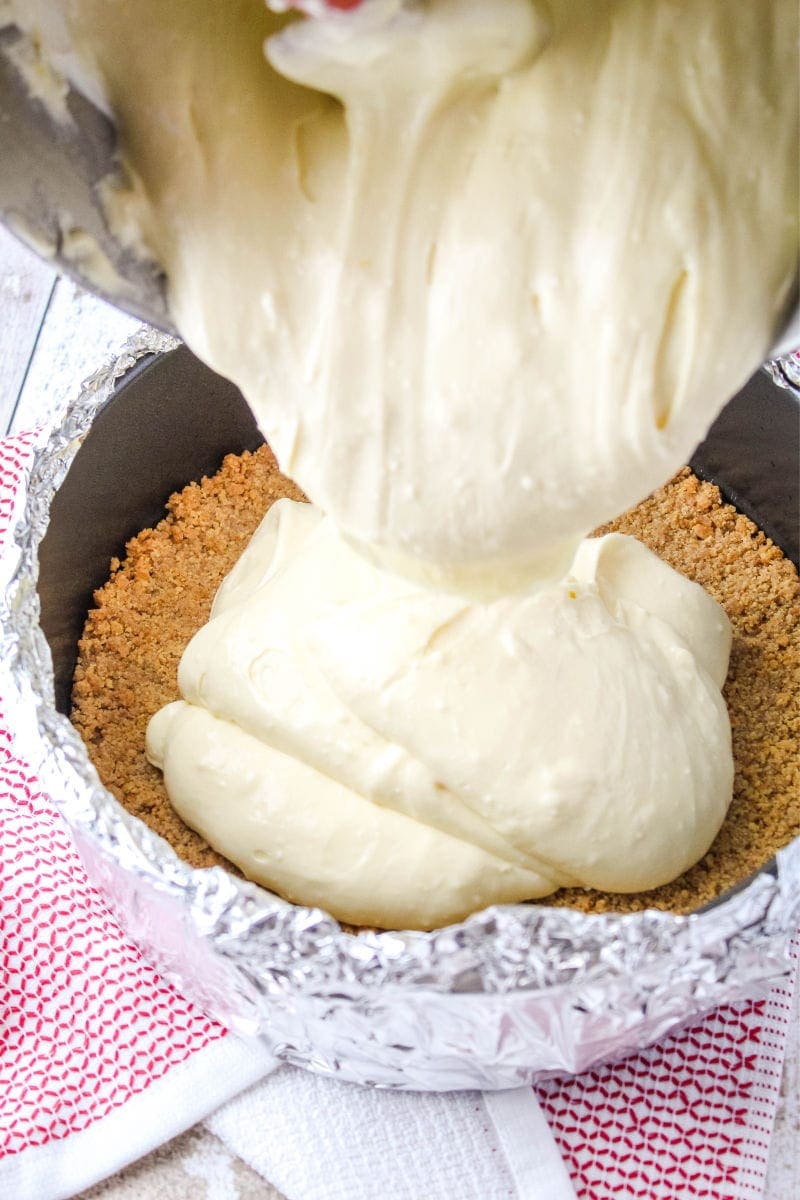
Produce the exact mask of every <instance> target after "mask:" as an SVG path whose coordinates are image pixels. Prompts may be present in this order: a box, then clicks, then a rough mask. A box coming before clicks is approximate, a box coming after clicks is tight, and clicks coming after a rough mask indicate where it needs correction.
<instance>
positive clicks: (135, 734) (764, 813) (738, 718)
mask: <svg viewBox="0 0 800 1200" xmlns="http://www.w3.org/2000/svg"><path fill="white" fill-rule="evenodd" d="M281 496H289V497H291V498H292V499H295V500H301V499H303V495H302V493H301V492H300V491H299V489H298V488H297V487H296V486H295V485H294V484H293V483H292V482H291V481H290V480H288V479H287V478H286V477H285V476H283V475H281V474H280V472H279V471H278V469H277V466H276V464H275V460H274V458H273V457H272V454H271V453H270V451H269V450H268V448H267V447H266V446H264V447H262V448H261V449H260V450H258V451H256V452H255V453H253V454H251V453H249V452H247V453H245V454H243V455H240V456H236V455H229V456H228V457H227V458H226V459H225V461H224V462H223V464H222V467H221V468H220V470H219V472H218V473H217V474H216V475H215V476H214V477H213V478H211V479H203V480H202V481H201V482H200V483H199V484H198V483H192V484H190V485H189V486H188V487H186V488H184V490H183V491H182V492H179V493H176V494H175V495H173V496H171V497H170V499H169V502H168V504H167V510H168V511H167V516H166V517H165V519H164V520H163V521H162V522H161V523H160V524H159V525H158V526H156V528H155V529H146V530H144V531H143V532H142V533H140V534H138V536H137V537H135V538H133V539H132V540H131V541H130V542H129V543H128V545H127V547H126V557H125V559H124V560H122V561H120V560H119V559H113V560H112V562H111V568H110V578H109V580H108V582H107V583H106V584H105V585H104V586H103V587H101V588H100V589H98V591H97V592H96V593H95V597H94V600H95V606H96V607H95V608H93V609H92V610H91V612H90V613H89V614H88V617H87V621H86V626H85V629H84V632H83V637H82V639H81V642H80V646H79V657H78V664H77V667H76V671H75V680H74V687H73V698H72V703H73V708H72V720H73V722H74V724H75V726H76V727H77V729H78V731H79V733H80V734H81V736H82V737H83V740H84V741H85V743H86V745H87V747H88V750H89V754H90V755H91V757H92V759H93V761H94V763H95V765H96V767H97V770H98V772H99V774H100V778H101V779H102V781H103V783H104V784H105V785H106V787H108V788H109V789H110V791H112V792H113V793H114V795H115V796H116V797H117V799H118V800H119V801H120V803H122V804H123V805H124V806H125V807H126V808H127V809H128V810H129V811H130V812H131V813H132V814H133V815H134V816H136V817H139V818H140V819H141V820H143V821H144V822H146V824H148V825H149V826H150V827H151V828H152V829H154V830H155V831H156V832H157V833H159V834H161V835H162V836H163V837H164V838H166V840H167V841H168V842H170V843H171V845H172V846H173V847H174V848H175V850H176V851H177V853H178V854H179V855H180V856H181V857H182V858H184V859H185V860H186V861H187V862H188V863H189V864H190V865H192V866H195V867H208V866H214V865H221V866H225V867H227V868H228V869H232V870H234V871H235V870H236V868H232V867H231V864H230V863H229V862H228V861H227V860H226V859H225V858H223V857H222V856H221V855H219V854H217V853H216V852H215V851H214V850H213V849H212V848H211V847H210V846H209V845H208V844H207V843H206V842H205V841H204V840H203V839H202V838H201V837H199V836H198V834H196V833H194V832H193V831H192V830H191V829H189V828H188V827H187V826H186V825H184V823H183V822H182V821H181V820H180V818H179V817H178V816H177V814H176V813H175V812H174V811H173V809H172V807H171V805H170V803H169V799H168V797H167V794H166V791H165V789H164V785H163V783H162V779H161V775H160V773H159V772H158V771H157V770H156V769H155V768H154V767H152V766H151V765H150V764H149V763H148V761H147V759H146V758H145V754H144V739H145V730H146V728H147V722H148V721H149V719H150V717H151V716H152V714H153V713H154V712H156V710H157V709H159V708H161V707H162V706H163V705H164V704H167V703H168V702H169V701H171V700H174V699H177V697H178V691H177V682H176V680H177V669H178V663H179V661H180V657H181V654H182V653H183V650H184V647H185V646H186V644H187V642H188V641H189V639H190V638H191V636H192V634H193V633H194V632H195V630H197V629H199V628H200V626H201V625H203V624H204V623H205V622H206V620H207V619H208V615H209V611H210V608H211V602H212V600H213V598H214V593H215V592H216V589H217V587H218V586H219V584H220V583H221V581H222V579H223V578H224V576H225V575H226V574H227V572H228V571H229V570H230V569H231V567H232V566H233V564H234V562H235V561H236V559H237V558H238V557H239V555H240V554H241V553H242V551H243V550H244V548H245V545H246V544H247V541H248V540H249V538H250V536H251V535H252V533H253V532H254V531H255V529H256V526H257V525H258V523H259V522H260V520H261V518H262V517H263V515H264V513H265V512H266V511H267V509H268V508H269V506H270V505H271V504H272V503H273V502H274V501H275V500H277V499H278V498H279V497H281ZM612 530H616V531H619V532H621V533H628V534H631V535H633V536H634V537H637V538H638V539H639V540H640V541H642V542H644V543H645V545H647V546H649V547H650V548H651V549H652V550H654V551H655V552H656V553H657V554H658V555H660V557H661V558H663V559H664V561H665V562H667V563H669V564H670V566H672V567H674V568H675V569H676V570H678V571H680V572H682V574H684V575H686V576H688V577H689V578H690V579H694V580H696V581H697V582H698V583H700V584H702V586H703V587H705V588H706V589H707V590H708V591H709V592H710V593H711V595H712V596H714V598H715V599H716V600H718V601H719V602H720V603H721V604H722V605H723V607H724V608H725V611H726V612H727V614H728V616H729V618H730V620H731V622H732V625H733V648H732V652H731V664H730V670H729V674H728V681H727V683H726V686H725V698H726V700H727V703H728V709H729V712H730V717H731V726H732V731H733V751H734V760H735V763H736V778H735V783H734V796H733V802H732V804H731V808H730V812H729V814H728V817H727V819H726V821H725V824H724V825H723V827H722V830H721V831H720V833H719V836H718V837H717V839H716V841H715V842H714V844H713V846H712V847H711V849H710V850H709V852H708V853H707V854H706V855H705V857H704V858H703V859H701V861H700V862H699V863H697V864H696V866H694V867H692V868H691V870H689V871H687V872H685V874H683V875H681V876H680V878H678V879H677V880H675V881H674V882H673V883H670V884H667V885H665V886H664V887H660V888H657V889H655V890H654V891H651V892H642V893H637V894H636V895H632V896H627V895H615V894H606V893H599V892H590V891H584V890H581V889H563V890H562V891H560V892H558V893H556V895H555V896H554V897H550V898H548V899H547V900H546V901H544V903H550V904H561V905H570V906H572V907H578V908H581V909H584V910H586V911H592V912H607V911H619V912H627V911H634V910H638V909H643V908H661V909H666V910H670V911H673V912H678V913H682V912H690V911H692V910H693V909H695V908H697V907H699V906H701V905H702V904H704V903H707V902H708V901H710V900H712V899H714V898H715V897H716V896H718V895H720V894H721V893H722V892H724V891H726V890H727V889H728V888H729V887H732V886H733V885H734V884H735V883H738V882H739V881H740V880H743V879H746V878H747V877H748V876H749V875H750V874H752V872H753V871H756V870H758V869H759V867H761V866H763V864H764V863H765V862H766V861H767V860H768V859H769V858H770V857H771V855H772V854H774V853H775V851H776V850H777V849H779V848H780V847H781V846H784V845H786V843H787V842H789V841H790V840H791V839H792V837H794V836H796V835H797V833H798V832H800V585H798V577H797V571H796V570H795V568H794V566H793V565H792V564H791V563H790V562H789V561H788V560H787V559H786V558H785V557H784V556H783V554H782V553H781V551H780V550H779V548H778V547H777V546H775V545H773V543H772V542H771V541H770V540H769V539H768V538H767V537H766V536H765V535H764V533H763V532H761V531H760V530H759V529H757V528H756V526H755V525H754V524H753V523H752V521H750V520H748V519H747V518H746V517H743V516H742V515H741V514H740V513H737V512H736V510H735V509H733V508H732V507H731V506H730V505H728V504H724V503H723V502H722V500H721V497H720V494H719V489H718V488H716V487H715V486H714V485H713V484H710V483H705V482H701V481H700V480H698V479H697V478H696V476H694V475H693V474H692V473H691V472H690V471H689V469H688V468H684V470H683V471H681V472H680V473H679V474H678V475H677V476H676V477H675V478H674V479H673V480H671V481H670V483H668V484H666V485H665V486H664V487H663V488H661V489H659V491H657V492H655V493H654V494H653V495H652V496H650V497H649V498H648V499H647V500H645V501H643V503H641V504H639V505H638V506H637V507H636V508H634V509H631V510H630V511H629V512H627V513H625V514H624V515H623V516H621V517H619V518H617V520H615V521H613V522H612V523H611V524H609V525H607V526H604V527H603V528H602V529H601V530H599V531H598V532H599V533H608V532H611V531H612ZM238 873H239V872H237V874H238Z"/></svg>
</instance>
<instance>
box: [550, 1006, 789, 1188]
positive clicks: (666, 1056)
mask: <svg viewBox="0 0 800 1200" xmlns="http://www.w3.org/2000/svg"><path fill="white" fill-rule="evenodd" d="M790 1011H791V988H790V986H789V985H787V986H786V987H783V988H776V989H775V990H774V991H773V993H772V994H771V996H770V998H769V999H768V1000H765V1001H758V1002H753V1003H750V1004H746V1005H739V1006H737V1007H736V1008H722V1009H718V1010H717V1011H716V1012H714V1013H712V1014H711V1015H710V1016H709V1017H707V1018H706V1019H705V1020H704V1021H703V1022H702V1023H701V1024H699V1025H697V1026H694V1027H693V1028H692V1029H690V1030H688V1031H686V1032H684V1033H681V1034H680V1035H677V1036H674V1037H669V1038H666V1039H665V1040H664V1041H663V1042H661V1043H660V1044H659V1045H657V1046H653V1047H651V1049H649V1050H647V1051H645V1052H643V1053H641V1054H637V1055H634V1056H633V1057H631V1058H627V1059H625V1060H624V1061H623V1062H620V1063H616V1064H614V1065H613V1066H608V1067H602V1068H600V1069H597V1070H594V1071H589V1072H588V1073H587V1074H585V1075H582V1076H580V1077H579V1078H577V1079H571V1080H567V1081H561V1080H559V1081H558V1082H549V1083H545V1084H540V1085H539V1086H538V1087H537V1088H536V1089H535V1091H536V1093H537V1096H538V1099H539V1103H540V1104H541V1106H542V1109H543V1111H544V1113H545V1115H546V1117H547V1119H548V1121H549V1122H550V1127H551V1129H552V1131H553V1134H554V1136H555V1138H556V1141H557V1142H558V1144H559V1147H560V1149H561V1153H562V1154H563V1156H564V1160H565V1162H566V1164H567V1167H568V1169H569V1171H570V1175H571V1176H572V1179H573V1183H574V1185H575V1189H576V1191H577V1192H578V1195H579V1196H580V1197H582V1198H585V1200H620V1197H624V1198H625V1200H639V1198H641V1200H677V1198H680V1200H684V1197H685V1198H686V1200H693V1198H694V1197H706V1198H707V1200H734V1198H735V1200H760V1197H761V1195H762V1190H763V1185H764V1173H765V1171H766V1166H767V1156H768V1153H769V1141H770V1135H771V1132H772V1124H773V1120H774V1116H775V1100H776V1097H777V1094H778V1091H779V1089H780V1082H781V1072H782V1064H783V1051H784V1047H785V1045H786V1036H787V1033H788V1028H789V1015H790ZM787 1200H788V1198H787Z"/></svg>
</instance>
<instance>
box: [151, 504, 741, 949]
mask: <svg viewBox="0 0 800 1200" xmlns="http://www.w3.org/2000/svg"><path fill="white" fill-rule="evenodd" d="M729 649H730V627H729V624H728V621H727V618H726V617H725V615H724V613H723V611H722V609H721V608H720V607H719V605H718V604H717V603H716V602H715V601H714V600H712V599H711V598H710V597H709V596H708V595H707V594H706V592H704V591H703V589H702V588H700V587H699V586H698V585H697V584H694V583H691V582H689V581H688V580H686V579H684V578H683V577H682V576H681V575H678V574H677V572H675V571H673V570H672V569H671V568H669V567H667V566H665V565H664V564H663V563H662V562H661V561H660V560H659V559H658V558H656V556H655V555H653V554H652V553H651V552H650V551H649V550H647V549H645V547H644V546H642V545H641V544H640V543H639V542H637V541H635V540H634V539H632V538H627V537H623V536H621V535H619V534H611V535H609V536H608V537H605V538H602V539H595V540H590V541H586V542H584V543H582V545H581V546H580V548H579V550H578V553H577V555H576V557H575V561H574V562H573V564H572V568H571V570H570V572H569V574H568V575H567V576H566V578H565V579H563V580H562V581H561V582H560V583H559V584H557V585H555V586H554V587H552V588H549V589H546V590H537V591H534V592H532V591H527V592H520V593H516V594H512V595H507V596H503V597H501V598H499V599H496V600H494V601H492V602H490V603H481V602H476V601H473V600H470V599H469V598H467V597H465V596H463V595H458V594H455V593H444V592H441V591H434V590H432V589H430V588H428V587H426V586H424V585H421V584H419V583H415V582H413V581H411V580H408V579H404V578H402V577H401V576H399V575H394V574H390V573H389V572H386V571H383V570H380V569H378V568H376V567H375V566H374V565H372V564H371V563H370V562H369V561H368V560H367V559H365V558H364V557H363V556H362V555H361V554H359V553H358V552H356V551H354V550H353V549H352V548H351V547H350V546H348V544H347V543H346V541H344V540H343V539H342V536H341V534H340V533H338V532H337V530H336V527H335V525H334V523H333V521H332V520H331V519H330V517H324V516H323V515H322V513H320V512H319V510H317V509H315V508H313V507H312V506H310V505H304V504H297V503H295V502H293V501H290V500H282V501H280V502H279V503H278V504H276V505H275V506H274V507H273V508H272V509H271V510H270V511H269V513H268V514H267V516H266V518H265V520H264V521H263V523H262V524H261V526H260V528H259V529H258V531H257V532H256V534H255V536H254V537H253V539H252V541H251V542H250V545H249V546H248V548H247V550H246V551H245V553H244V555H243V556H242V558H241V559H240V560H239V562H238V564H237V565H236V567H235V568H234V569H233V571H232V572H231V574H230V575H229V576H228V578H227V579H226V581H225V582H224V583H223V585H222V587H221V588H220V590H219V592H218V593H217V597H216V599H215V601H214V607H213V611H212V615H211V620H210V621H209V623H208V624H207V625H206V626H204V627H203V629H201V630H200V631H199V633H197V634H196V635H195V637H194V638H193V640H192V641H191V643H190V644H189V646H188V648H187V650H186V652H185V653H184V656H183V658H182V660H181V665H180V671H179V686H180V691H181V695H182V696H183V697H184V699H183V700H181V701H178V702H176V703H174V704H171V705H169V706H168V707H167V708H164V709H162V710H161V712H160V713H158V714H157V716H155V717H154V718H153V720H152V721H151V722H150V727H149V730H148V736H147V750H148V755H149V756H150V758H151V761H153V762H154V763H155V764H156V765H157V766H159V767H161V768H162V769H163V771H164V778H165V781H166V785H167V788H168V791H169V794H170V798H171V800H172V802H173V804H174V805H175V807H176V809H177V810H178V813H179V814H180V815H182V816H183V817H184V818H185V819H186V820H187V821H188V822H189V824H191V825H192V826H193V827H194V828H196V829H198V830H199V832H200V833H202V834H203V836H204V837H205V838H206V839H207V840H208V841H210V842H211V843H212V845H215V846H223V847H224V848H225V853H226V854H228V855H229V857H231V858H232V859H233V861H234V862H236V863H238V864H239V865H240V866H241V867H242V868H243V869H244V870H245V871H246V873H247V874H248V875H250V876H251V877H253V878H263V879H267V880H269V881H270V883H272V884H273V886H277V887H278V888H279V889H280V890H281V892H283V893H284V894H285V895H287V896H289V897H290V898H292V899H295V900H302V901H304V902H305V903H311V904H319V905H322V906H323V907H326V908H329V909H330V910H331V911H333V912H334V913H335V914H336V915H337V916H339V917H340V918H342V919H345V920H348V921H353V922H356V923H369V924H373V923H374V924H379V925H389V926H395V927H398V926H399V927H403V926H416V927H424V928H429V927H432V926H435V925H441V924H443V923H445V922H447V921H450V920H457V919H458V918H460V917H463V916H465V915H466V914H467V913H469V912H472V911H474V910H475V909H478V908H482V907H484V906H485V905H487V904H491V903H496V902H500V901H512V900H523V899H527V898H530V897H534V896H542V895H547V894H548V893H549V892H552V891H554V890H555V889H556V888H558V887H561V886H566V885H570V886H571V885H576V884H577V885H584V886H586V887H595V888H601V889H607V890H612V889H613V890H618V891H640V890H643V889H645V888H649V887H654V886H656V885H658V884H660V883H666V882H667V881H668V880H670V879H673V878H674V877H675V876H676V875H679V874H680V873H681V872H682V871H683V870H685V869H686V868H687V867H689V866H690V865H691V864H692V863H694V862H696V860H697V859H698V858H700V857H701V856H702V854H703V853H705V851H706V850H707V849H708V847H709V845H710V844H711V842H712V840H713V838H714V836H715V835H716V832H717V830H718V829H719V826H720V824H721V823H722V820H723V817H724V815H725V812H726V810H727V806H728V803H729V800H730V795H731V786H732V778H733V767H732V762H731V753H730V729H729V725H728V716H727V711H726V708H725V704H724V702H723V699H722V696H721V693H720V688H721V686H722V683H723V682H724V679H725V673H726V671H727V666H728V652H729Z"/></svg>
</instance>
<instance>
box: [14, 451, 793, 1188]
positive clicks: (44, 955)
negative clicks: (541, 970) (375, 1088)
mask: <svg viewBox="0 0 800 1200" xmlns="http://www.w3.org/2000/svg"><path fill="white" fill-rule="evenodd" d="M32 442H33V438H32V437H31V436H23V437H19V438H15V439H10V440H8V441H6V442H0V553H1V552H2V547H3V544H4V542H5V543H8V541H9V538H10V537H11V536H12V532H11V531H12V529H13V522H14V519H15V500H16V495H17V492H18V489H19V485H20V483H21V481H22V479H23V475H24V472H25V469H26V464H27V462H28V461H29V458H30V454H31V446H32ZM0 563H2V558H0ZM9 725H10V722H9V720H8V719H7V716H6V715H5V714H4V711H3V692H2V687H1V686H0V818H1V820H0V1014H1V1015H2V1025H0V1159H2V1158H3V1157H6V1156H13V1155H16V1154H18V1153H19V1152H20V1151H23V1150H25V1149H26V1148H30V1147H43V1146H45V1145H47V1144H49V1143H55V1142H57V1141H59V1140H60V1139H64V1138H67V1137H69V1135H70V1134H72V1133H77V1132H79V1131H81V1130H84V1129H86V1128H87V1127H88V1126H90V1125H92V1124H94V1123H96V1122H98V1121H100V1120H101V1119H102V1118H103V1117H105V1116H107V1115H108V1114H109V1113H111V1112H112V1110H114V1109H116V1108H119V1106H121V1105H124V1104H125V1103H126V1101H128V1100H129V1099H131V1098H132V1097H133V1096H135V1095H137V1094H140V1093H142V1092H143V1091H144V1090H145V1089H147V1088H148V1086H149V1085H150V1084H152V1083H153V1082H154V1081H156V1080H158V1079H159V1078H161V1077H162V1076H164V1075H165V1074H166V1073H167V1072H169V1071H170V1069H171V1068H172V1067H174V1066H175V1065H177V1064H178V1063H181V1062H183V1061H185V1060H186V1059H187V1058H189V1057H190V1056H191V1055H192V1054H194V1053H195V1052H196V1051H198V1050H200V1049H201V1048H202V1047H204V1046H207V1045H209V1044H210V1043H211V1042H213V1041H215V1040H217V1039H219V1038H220V1037H221V1036H222V1035H223V1034H224V1030H223V1029H222V1028H221V1027H220V1026H219V1025H216V1024H215V1023H214V1022H212V1021H210V1020H208V1019H207V1018H206V1017H204V1016H203V1015H202V1013H200V1012H198V1011H197V1010H196V1009H194V1008H193V1007H192V1006H191V1005H190V1004H189V1003H188V1002H187V1001H186V1000H185V999H183V998H182V997H181V996H180V995H179V994H178V993H176V992H175V991H174V990H173V989H172V988H171V987H169V986H167V985H166V984H165V983H164V982H163V981H162V980H160V979H159V978H158V976H157V975H156V974H155V972H154V971H153V970H152V968H151V967H150V966H148V964H147V963H146V962H145V961H144V960H143V959H142V957H141V955H140V954H139V952H138V951H137V950H136V949H135V948H134V947H133V946H132V945H131V943H130V942H129V941H128V940H127V939H126V937H125V935H124V933H123V932H122V930H121V929H120V928H119V926H118V925H117V923H116V921H115V920H114V918H113V917H112V916H111V915H110V913H109V911H108V909H107V907H106V905H105V903H104V901H103V899H102V897H101V896H100V895H99V893H98V892H97V891H96V890H95V889H94V888H93V887H92V885H91V884H90V883H89V881H88V879H87V877H86V874H85V872H84V870H83V867H82V865H81V863H80V860H79V858H78V856H77V854H76V852H75V850H74V848H73V846H72V843H71V839H70V835H69V832H68V830H67V829H66V827H65V826H64V824H63V822H62V820H61V818H60V817H59V815H58V813H57V811H56V810H55V809H54V807H53V805H52V803H51V802H50V801H49V799H48V798H47V797H46V796H44V795H43V794H42V792H41V790H40V788H39V787H38V785H37V781H36V779H35V778H34V776H33V775H32V773H31V771H30V770H29V769H28V768H27V767H26V765H25V764H24V763H23V762H21V761H20V760H19V758H17V757H16V756H15V754H14V751H13V748H12V734H11V730H10V727H9ZM790 995H791V993H790V989H789V987H788V985H787V987H785V988H782V989H776V990H775V991H774V992H773V993H772V996H771V997H770V999H769V1000H768V1001H766V1002H762V1003H758V1004H755V1003H754V1004H750V1005H744V1006H739V1007H738V1008H737V1009H725V1010H720V1011H718V1012H716V1013H714V1014H713V1015H712V1016H710V1017H709V1018H707V1019H706V1020H705V1021H704V1022H703V1023H702V1024H700V1025H698V1026H696V1027H695V1028H694V1029H692V1030H690V1031H689V1032H686V1033H684V1034H682V1035H680V1036H676V1037H671V1038H669V1039H667V1040H665V1041H664V1042H663V1043H662V1044H661V1045H659V1046H656V1047H654V1048H652V1049H651V1050H649V1051H647V1052H645V1053H642V1054H639V1055H637V1056H635V1057H632V1058H629V1059H627V1060H626V1061H624V1062H622V1063H619V1064H616V1065H615V1066H611V1067H605V1068H602V1069H599V1070H596V1071H592V1072H590V1073H588V1074H586V1075H584V1076H583V1077H581V1078H579V1079H575V1080H568V1081H558V1082H549V1083H546V1084H543V1085H541V1086H539V1087H537V1088H536V1089H535V1090H536V1093H537V1095H538V1097H539V1101H540V1103H541V1105H542V1107H543V1109H544V1111H545V1113H546V1115H547V1117H548V1119H549V1121H550V1123H551V1126H552V1129H553V1132H554V1134H555V1136H556V1139H557V1141H558V1143H559V1146H560V1148H561V1152H562V1154H563V1155H564V1158H565V1161H566V1163H567V1166H568V1168H569V1170H570V1173H571V1175H572V1178H573V1180H574V1182H575V1187H576V1190H577V1192H578V1194H579V1195H580V1196H581V1197H583V1198H585V1200H612V1197H613V1198H614V1200H620V1198H623V1200H629V1198H630V1200H634V1198H638V1197H641V1198H642V1200H678V1198H679V1200H692V1198H693V1197H709V1198H713V1200H728V1198H731V1200H733V1198H736V1200H757V1198H758V1197H759V1196H760V1195H761V1188H762V1185H763V1177H764V1169H765V1165H766V1156H767V1151H768V1146H769V1136H770V1132H771V1126H772V1120H773V1117H774V1111H775V1101H776V1097H777V1093H778V1088H779V1084H780V1076H781V1065H782V1060H783V1049H784V1046H785V1041H786V1032H787V1027H788V1013H789V1001H790Z"/></svg>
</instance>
